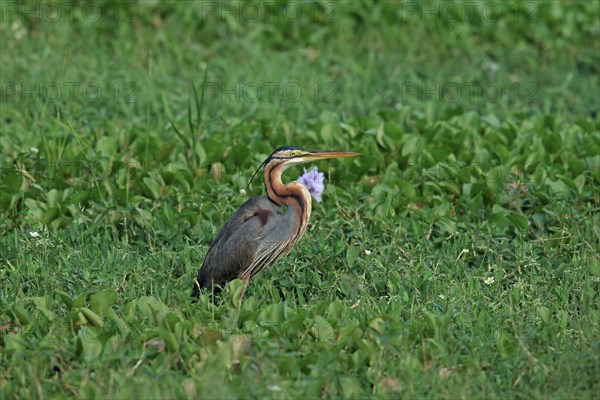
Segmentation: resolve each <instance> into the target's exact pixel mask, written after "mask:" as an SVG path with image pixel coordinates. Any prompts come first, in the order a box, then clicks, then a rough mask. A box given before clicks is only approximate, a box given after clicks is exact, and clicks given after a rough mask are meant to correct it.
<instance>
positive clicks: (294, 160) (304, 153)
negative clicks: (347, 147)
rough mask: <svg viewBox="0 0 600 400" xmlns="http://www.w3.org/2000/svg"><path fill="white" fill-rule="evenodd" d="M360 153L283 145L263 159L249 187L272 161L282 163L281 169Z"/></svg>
mask: <svg viewBox="0 0 600 400" xmlns="http://www.w3.org/2000/svg"><path fill="white" fill-rule="evenodd" d="M359 155H360V153H354V152H350V151H331V150H306V149H301V148H300V147H294V146H282V147H279V148H277V149H275V151H274V152H273V153H271V155H270V156H269V157H268V158H267V159H266V160H265V161H263V163H262V164H261V165H260V166H259V167H258V169H257V170H256V172H255V173H254V175H252V178H250V182H248V187H250V183H252V180H253V179H254V177H255V176H256V174H257V173H258V171H260V169H261V168H262V167H263V166H265V165H269V164H271V163H273V164H278V165H280V166H281V167H282V168H281V171H283V170H284V169H286V168H287V167H290V166H292V165H295V164H302V163H307V162H310V161H318V160H324V159H326V158H342V157H354V156H359Z"/></svg>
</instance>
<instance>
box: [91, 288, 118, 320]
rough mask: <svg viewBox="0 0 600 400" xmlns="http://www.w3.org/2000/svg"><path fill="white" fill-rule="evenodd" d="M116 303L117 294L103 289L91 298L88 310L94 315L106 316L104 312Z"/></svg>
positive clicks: (111, 290)
mask: <svg viewBox="0 0 600 400" xmlns="http://www.w3.org/2000/svg"><path fill="white" fill-rule="evenodd" d="M116 302H117V292H115V291H114V290H113V289H110V288H108V289H104V290H101V291H99V292H98V293H96V294H94V295H93V296H92V300H91V302H90V309H91V310H92V311H94V312H95V313H96V314H98V315H100V316H104V315H105V314H106V310H108V309H109V308H110V306H111V305H113V304H115V303H116Z"/></svg>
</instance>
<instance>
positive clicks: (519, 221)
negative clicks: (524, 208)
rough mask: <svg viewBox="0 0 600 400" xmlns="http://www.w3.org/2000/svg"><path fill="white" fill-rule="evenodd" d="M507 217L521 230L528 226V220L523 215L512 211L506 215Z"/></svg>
mask: <svg viewBox="0 0 600 400" xmlns="http://www.w3.org/2000/svg"><path fill="white" fill-rule="evenodd" d="M508 219H509V220H510V222H512V223H513V224H514V225H515V226H516V227H517V228H519V230H521V231H524V230H526V229H527V228H528V227H529V220H528V219H527V217H525V216H524V215H520V214H514V213H513V214H510V215H509V216H508Z"/></svg>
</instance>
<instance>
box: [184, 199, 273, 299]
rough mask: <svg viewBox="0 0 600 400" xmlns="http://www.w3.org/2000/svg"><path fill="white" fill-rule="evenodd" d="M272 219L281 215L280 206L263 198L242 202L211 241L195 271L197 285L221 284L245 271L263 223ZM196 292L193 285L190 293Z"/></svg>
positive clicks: (197, 291)
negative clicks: (200, 265)
mask: <svg viewBox="0 0 600 400" xmlns="http://www.w3.org/2000/svg"><path fill="white" fill-rule="evenodd" d="M276 218H281V209H280V207H279V206H277V205H276V204H275V203H273V202H271V201H270V200H268V199H267V198H265V197H260V196H255V197H253V198H251V199H250V200H248V201H247V202H246V203H244V204H243V205H242V206H241V207H240V208H239V209H238V210H237V211H236V213H235V214H234V215H233V216H232V217H231V218H230V219H229V221H227V223H226V224H225V225H224V226H223V228H222V229H221V231H220V232H219V234H218V235H217V236H216V237H215V239H214V240H213V242H212V244H211V247H210V249H209V250H208V253H207V255H206V258H205V260H204V263H203V264H202V267H201V268H200V272H199V273H198V278H197V281H198V284H199V285H200V288H209V287H211V286H212V285H213V284H218V285H222V284H224V283H226V282H228V281H230V280H232V279H235V278H236V277H237V276H238V275H239V273H240V272H241V271H243V270H245V269H246V267H247V266H248V265H249V264H250V262H251V261H252V260H253V259H254V258H255V254H256V251H257V249H258V246H259V242H260V239H261V237H262V233H263V229H264V226H265V225H266V224H267V222H270V221H272V220H273V219H276ZM198 294H199V288H198V285H196V284H195V285H194V289H193V293H192V295H194V296H197V295H198Z"/></svg>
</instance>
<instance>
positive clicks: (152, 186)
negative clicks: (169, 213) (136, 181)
mask: <svg viewBox="0 0 600 400" xmlns="http://www.w3.org/2000/svg"><path fill="white" fill-rule="evenodd" d="M144 185H146V187H147V188H148V190H149V191H150V193H151V194H152V196H153V197H154V199H155V200H157V199H158V198H159V197H160V185H159V184H158V183H157V182H156V181H155V180H154V179H152V178H150V177H146V178H144Z"/></svg>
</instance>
